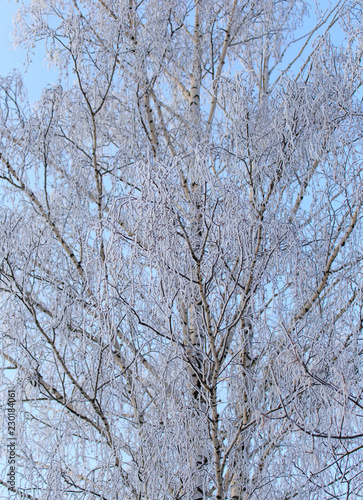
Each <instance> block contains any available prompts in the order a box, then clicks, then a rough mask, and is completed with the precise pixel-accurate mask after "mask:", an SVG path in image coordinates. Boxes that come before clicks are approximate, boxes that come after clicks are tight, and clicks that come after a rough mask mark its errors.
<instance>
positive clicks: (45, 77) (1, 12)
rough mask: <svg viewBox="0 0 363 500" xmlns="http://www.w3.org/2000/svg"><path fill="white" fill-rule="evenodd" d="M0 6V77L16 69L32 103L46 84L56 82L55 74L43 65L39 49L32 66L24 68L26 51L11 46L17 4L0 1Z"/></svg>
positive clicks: (42, 54) (12, 0) (6, 0)
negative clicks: (21, 77) (13, 18)
mask: <svg viewBox="0 0 363 500" xmlns="http://www.w3.org/2000/svg"><path fill="white" fill-rule="evenodd" d="M0 4H1V6H0V47H1V50H0V76H6V75H7V74H8V73H9V72H10V71H12V70H13V69H18V70H19V71H20V72H21V73H22V74H23V78H24V82H25V86H26V88H27V89H28V92H29V99H30V102H34V101H36V100H38V99H39V97H40V95H41V92H42V89H43V88H44V87H45V86H46V85H47V84H49V83H53V82H54V81H56V78H57V77H56V73H55V72H54V71H48V70H47V68H46V66H45V65H44V64H43V57H44V52H43V51H42V50H41V47H37V51H36V55H35V56H34V57H33V58H32V59H33V64H30V65H29V66H28V68H26V64H25V59H26V51H25V50H24V49H20V48H16V49H15V48H14V47H13V46H12V36H11V33H12V31H13V29H14V26H13V20H12V16H13V14H14V13H15V12H16V10H17V8H18V6H19V4H17V2H16V0H0ZM25 70H26V71H25Z"/></svg>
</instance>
